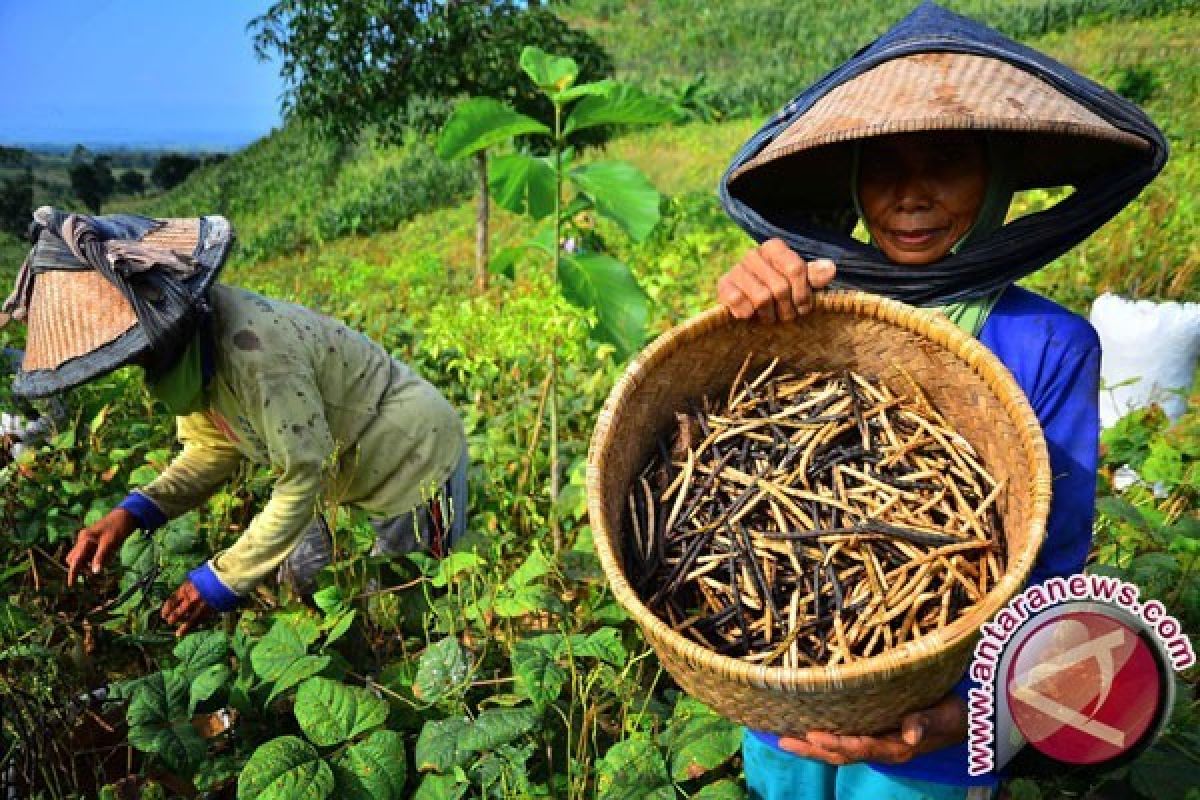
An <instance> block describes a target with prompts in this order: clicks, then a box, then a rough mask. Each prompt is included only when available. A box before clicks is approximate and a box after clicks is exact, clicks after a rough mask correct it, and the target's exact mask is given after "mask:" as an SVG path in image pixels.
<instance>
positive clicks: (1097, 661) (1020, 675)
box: [1006, 611, 1163, 764]
mask: <svg viewBox="0 0 1200 800" xmlns="http://www.w3.org/2000/svg"><path fill="white" fill-rule="evenodd" d="M1162 678H1163V674H1162V669H1161V667H1160V664H1159V661H1158V659H1157V658H1156V657H1155V655H1154V653H1153V652H1152V650H1151V646H1150V645H1149V644H1148V643H1147V642H1146V641H1145V640H1144V639H1143V638H1142V637H1141V636H1140V635H1139V634H1138V633H1137V631H1135V630H1133V629H1132V628H1130V627H1129V626H1127V625H1125V624H1124V623H1122V622H1121V621H1119V620H1117V619H1113V618H1112V617H1110V616H1107V615H1104V614H1098V613H1094V612H1089V611H1076V612H1071V613H1067V614H1063V615H1061V616H1059V617H1056V618H1054V619H1052V620H1049V621H1048V622H1046V623H1044V624H1043V625H1041V626H1040V627H1038V628H1036V629H1035V630H1033V631H1032V632H1031V633H1030V634H1029V636H1028V637H1026V638H1025V640H1024V641H1023V642H1021V644H1020V647H1019V648H1018V650H1017V653H1016V656H1015V658H1013V660H1012V661H1011V663H1010V666H1009V669H1008V676H1007V678H1006V690H1007V693H1008V701H1009V708H1010V709H1011V712H1012V717H1013V721H1014V722H1015V723H1016V725H1017V728H1019V729H1020V731H1021V733H1022V735H1024V737H1025V738H1026V739H1027V740H1028V741H1029V743H1030V744H1032V745H1033V746H1034V747H1036V748H1037V749H1038V750H1040V751H1042V752H1043V753H1045V754H1046V755H1048V756H1050V757H1051V758H1054V759H1057V760H1059V761H1064V762H1067V763H1070V764H1096V763H1099V762H1103V761H1110V760H1112V759H1115V758H1118V757H1120V756H1121V755H1123V754H1125V753H1127V752H1129V751H1130V750H1131V749H1133V748H1134V747H1137V746H1138V745H1139V744H1140V743H1141V742H1142V740H1143V738H1144V737H1145V736H1146V733H1147V731H1148V730H1149V729H1150V728H1151V726H1152V725H1153V724H1154V723H1155V722H1156V720H1157V719H1158V715H1159V711H1160V707H1161V705H1162V698H1163V691H1162V687H1163V680H1162Z"/></svg>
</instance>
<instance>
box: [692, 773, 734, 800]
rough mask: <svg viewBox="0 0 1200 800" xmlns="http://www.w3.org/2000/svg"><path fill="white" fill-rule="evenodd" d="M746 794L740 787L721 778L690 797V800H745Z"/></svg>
mask: <svg viewBox="0 0 1200 800" xmlns="http://www.w3.org/2000/svg"><path fill="white" fill-rule="evenodd" d="M745 798H746V793H745V792H743V791H742V787H741V786H739V785H738V784H737V783H736V782H735V781H731V780H730V779H729V778H723V779H721V780H719V781H717V782H716V783H710V784H709V785H708V786H705V787H704V788H702V789H701V790H700V791H698V792H696V793H695V794H693V795H692V800H745Z"/></svg>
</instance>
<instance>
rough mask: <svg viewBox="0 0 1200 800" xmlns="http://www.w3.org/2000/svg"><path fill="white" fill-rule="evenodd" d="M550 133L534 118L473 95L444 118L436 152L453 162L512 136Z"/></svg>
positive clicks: (487, 98) (495, 101) (489, 99)
mask: <svg viewBox="0 0 1200 800" xmlns="http://www.w3.org/2000/svg"><path fill="white" fill-rule="evenodd" d="M551 132H552V131H551V130H550V129H549V128H547V127H546V126H545V125H543V124H542V123H540V122H538V121H537V120H536V119H533V118H532V117H527V116H525V115H524V114H521V113H519V112H517V111H514V110H513V109H511V108H509V107H508V106H506V105H504V103H501V102H500V101H499V100H493V99H492V98H490V97H472V98H471V99H469V100H464V101H463V102H461V103H459V104H458V107H457V108H455V109H454V113H453V114H451V115H450V119H448V120H447V121H446V125H445V127H444V128H442V132H441V134H440V135H439V136H438V142H437V154H438V155H439V156H440V157H441V158H443V159H445V160H447V161H453V160H455V159H457V158H463V157H464V156H469V155H471V154H472V153H476V152H478V151H480V150H484V149H487V148H489V147H492V146H493V145H497V144H500V143H502V142H507V141H508V140H510V139H512V138H513V137H514V136H520V135H522V134H527V133H551Z"/></svg>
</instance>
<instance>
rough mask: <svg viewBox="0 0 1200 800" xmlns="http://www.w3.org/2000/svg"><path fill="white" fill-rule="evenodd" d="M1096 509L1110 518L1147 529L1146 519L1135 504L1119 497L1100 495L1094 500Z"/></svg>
mask: <svg viewBox="0 0 1200 800" xmlns="http://www.w3.org/2000/svg"><path fill="white" fill-rule="evenodd" d="M1096 511H1097V513H1099V514H1102V515H1103V516H1106V517H1109V518H1110V519H1114V520H1119V521H1121V522H1126V523H1128V524H1130V525H1132V526H1133V527H1134V528H1135V529H1137V530H1141V531H1144V530H1146V529H1147V525H1146V519H1145V517H1143V516H1142V512H1141V511H1139V510H1138V509H1137V506H1135V505H1133V504H1132V503H1130V502H1129V501H1128V500H1124V499H1122V498H1120V497H1101V498H1099V499H1097V500H1096Z"/></svg>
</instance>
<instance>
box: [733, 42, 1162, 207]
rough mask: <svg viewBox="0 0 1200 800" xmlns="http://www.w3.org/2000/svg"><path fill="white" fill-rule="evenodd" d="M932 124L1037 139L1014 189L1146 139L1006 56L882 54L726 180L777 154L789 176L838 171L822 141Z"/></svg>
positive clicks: (1060, 179) (1057, 180)
mask: <svg viewBox="0 0 1200 800" xmlns="http://www.w3.org/2000/svg"><path fill="white" fill-rule="evenodd" d="M932 130H980V131H1004V132H1009V133H1013V134H1019V135H1026V136H1029V137H1031V138H1033V139H1035V140H1036V142H1037V145H1036V146H1035V147H1031V148H1026V151H1027V152H1025V153H1024V161H1025V163H1022V164H1014V165H1012V166H1013V168H1014V172H1015V173H1016V174H1017V176H1018V180H1019V182H1020V183H1021V184H1022V185H1021V187H1020V188H1029V187H1031V186H1035V185H1040V186H1052V185H1064V184H1071V183H1073V182H1074V180H1075V179H1076V178H1077V177H1079V176H1080V175H1086V174H1088V173H1090V172H1092V171H1093V170H1095V169H1096V168H1097V166H1098V164H1100V163H1102V162H1104V161H1107V160H1109V159H1110V158H1113V157H1119V156H1118V155H1117V154H1118V153H1120V151H1123V150H1125V149H1126V148H1129V147H1133V148H1137V149H1141V150H1144V149H1146V148H1147V146H1148V145H1147V143H1146V141H1145V140H1144V139H1142V138H1141V137H1139V136H1136V135H1133V134H1130V133H1126V132H1125V131H1122V130H1120V129H1118V128H1117V127H1115V126H1114V125H1112V124H1111V123H1109V122H1107V121H1106V120H1104V119H1102V118H1101V117H1099V116H1097V115H1096V114H1094V113H1093V112H1091V111H1089V110H1088V109H1086V108H1084V107H1083V106H1082V105H1080V104H1079V103H1078V102H1076V101H1075V100H1073V99H1071V98H1070V97H1067V96H1066V95H1064V94H1063V93H1062V92H1060V91H1058V90H1057V89H1055V88H1054V87H1052V86H1051V85H1050V84H1048V83H1046V82H1045V81H1043V80H1041V79H1040V78H1038V77H1036V76H1035V75H1033V74H1031V73H1029V72H1026V71H1025V70H1023V69H1020V68H1018V67H1015V66H1013V65H1011V64H1009V63H1007V62H1004V61H1001V60H999V59H995V58H986V57H983V56H977V55H969V54H965V53H943V52H932V53H916V54H913V55H909V56H904V57H902V58H895V59H892V60H890V61H885V62H883V63H882V64H880V65H878V66H876V67H874V68H873V69H870V70H868V71H867V72H864V73H863V74H862V75H859V76H858V77H856V78H854V79H852V80H849V81H847V82H846V83H844V84H842V85H840V86H837V87H835V88H834V89H832V90H830V91H829V93H828V94H826V95H825V96H824V97H822V98H820V99H819V100H817V101H816V103H814V104H813V106H812V107H811V108H810V109H809V110H808V111H807V112H805V113H804V114H803V115H801V116H800V117H799V118H798V119H797V120H796V121H795V122H793V123H792V124H791V125H790V126H788V127H787V128H786V129H785V130H784V131H783V132H782V133H780V134H779V135H778V136H777V137H776V138H775V139H774V141H772V142H770V143H769V144H768V145H767V146H766V147H765V148H764V149H763V150H762V152H761V153H759V154H758V155H757V156H756V157H755V158H754V159H752V160H750V161H748V162H746V163H745V164H743V165H742V166H741V167H739V168H738V169H737V170H736V171H735V172H734V173H733V175H732V177H731V181H737V180H738V179H739V178H741V177H742V176H744V175H747V173H751V172H754V171H756V170H760V169H761V168H763V167H764V166H767V165H772V166H773V167H775V168H777V167H779V166H782V165H780V164H778V163H777V162H779V161H780V160H781V159H788V160H789V161H790V162H793V163H791V164H788V165H787V166H788V167H789V168H790V169H788V170H787V172H788V173H790V174H796V175H799V174H800V171H801V170H803V171H804V174H806V175H808V177H809V179H810V180H811V179H812V178H814V177H815V176H817V175H828V174H830V173H832V172H833V171H834V170H833V169H832V167H833V164H832V163H831V161H833V162H837V165H838V167H839V169H838V170H837V171H842V165H843V163H844V161H845V158H844V154H845V151H844V148H842V149H839V150H838V151H836V152H830V151H828V150H822V149H821V148H827V146H829V145H835V144H838V143H842V142H849V141H853V140H856V139H865V138H867V137H872V136H883V135H887V134H896V133H911V132H915V131H932ZM806 155H807V156H809V158H808V159H803V157H804V156H806ZM801 161H803V163H797V162H801ZM792 170H795V172H792ZM772 173H773V174H777V175H778V174H779V173H778V172H776V171H775V170H774V169H773V170H772ZM831 177H832V176H831Z"/></svg>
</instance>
